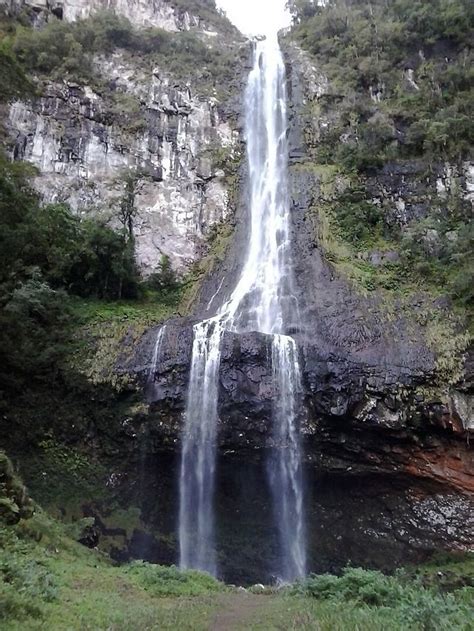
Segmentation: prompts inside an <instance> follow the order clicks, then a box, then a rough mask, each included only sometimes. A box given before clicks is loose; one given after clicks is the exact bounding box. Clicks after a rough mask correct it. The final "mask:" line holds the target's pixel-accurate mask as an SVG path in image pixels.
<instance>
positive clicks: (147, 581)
mask: <svg viewBox="0 0 474 631" xmlns="http://www.w3.org/2000/svg"><path fill="white" fill-rule="evenodd" d="M0 544H1V546H2V548H3V554H2V560H1V562H0V628H8V629H9V630H10V629H11V630H20V629H21V630H22V631H23V630H27V629H45V628H48V629H52V630H56V629H57V630H62V631H63V630H66V629H94V631H95V630H97V631H98V630H101V629H104V630H105V629H114V630H115V629H117V630H118V629H123V630H125V629H130V630H131V629H157V628H159V629H176V628H179V629H206V628H208V626H209V620H210V616H211V614H212V613H213V611H214V608H215V599H213V597H212V594H214V593H216V592H219V591H224V590H225V586H224V585H222V584H221V583H219V582H218V581H216V580H215V579H212V578H211V577H209V576H207V575H202V574H200V573H198V572H184V573H183V572H179V571H178V570H177V569H176V568H160V567H158V566H150V565H148V564H145V563H136V564H133V565H131V566H129V567H127V568H120V567H115V566H113V565H112V564H111V563H110V561H109V560H108V558H107V557H106V556H105V555H103V554H101V553H99V552H97V551H91V550H87V549H86V548H83V547H82V546H80V545H79V544H76V543H75V542H74V541H72V540H71V539H70V538H69V537H68V536H67V535H66V533H65V530H64V527H63V526H62V525H61V524H60V523H59V522H56V521H54V520H53V519H51V518H50V517H48V516H47V515H46V514H45V513H43V512H41V511H39V512H38V513H37V514H36V515H35V517H34V518H32V519H31V520H28V521H24V522H21V523H20V524H19V525H18V526H16V527H9V528H0ZM171 595H172V596H174V598H170V597H169V596H171ZM196 596H199V598H196ZM177 597H179V599H178V598H177Z"/></svg>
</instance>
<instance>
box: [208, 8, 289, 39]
mask: <svg viewBox="0 0 474 631" xmlns="http://www.w3.org/2000/svg"><path fill="white" fill-rule="evenodd" d="M216 4H217V6H218V7H219V8H221V9H224V11H225V12H226V13H227V17H228V18H229V20H231V22H233V23H234V24H235V25H236V26H237V28H238V29H240V30H241V31H242V32H243V33H245V34H246V35H261V34H264V33H268V32H269V31H271V30H278V29H280V28H284V27H285V26H288V25H289V23H290V17H289V15H288V13H287V12H286V11H285V4H286V0H216Z"/></svg>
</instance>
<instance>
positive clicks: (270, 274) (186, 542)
mask: <svg viewBox="0 0 474 631" xmlns="http://www.w3.org/2000/svg"><path fill="white" fill-rule="evenodd" d="M286 107H287V99H286V76H285V67H284V62H283V57H282V53H281V50H280V48H279V44H278V38H277V35H276V34H274V35H272V36H270V37H268V38H267V39H265V40H263V41H260V42H258V43H256V46H255V52H254V64H253V69H252V71H251V73H250V75H249V79H248V85H247V90H246V102H245V108H246V121H245V130H246V143H247V160H248V168H249V187H250V234H249V243H248V249H247V255H246V259H245V261H244V264H243V268H242V272H241V275H240V278H239V279H238V281H237V285H236V287H235V289H234V290H233V292H232V294H231V296H230V298H229V300H228V301H227V302H226V303H225V304H224V305H223V306H222V307H221V308H220V310H219V311H218V313H217V314H216V315H215V316H214V317H211V318H209V319H208V320H205V321H203V322H200V323H199V324H197V325H196V326H195V327H194V342H193V349H192V361H191V376H190V385H189V392H188V402H187V409H186V421H185V427H184V431H183V445H182V458H181V471H180V513H179V540H180V565H181V567H183V568H195V569H200V570H203V571H207V572H210V573H211V574H216V573H217V565H216V550H215V536H214V515H213V495H214V478H215V468H216V428H217V418H218V384H219V366H220V356H221V351H220V348H221V342H222V337H223V335H224V333H225V331H232V332H235V333H244V332H250V331H256V332H260V333H264V334H268V335H271V336H272V366H273V380H274V388H275V399H274V410H273V419H272V421H273V432H272V445H273V449H272V455H271V458H270V460H269V463H268V470H269V479H270V488H271V490H272V494H273V505H274V514H275V523H276V525H277V527H278V530H279V539H280V553H279V558H281V561H280V562H279V567H278V568H277V570H276V571H277V573H278V576H279V578H280V579H281V580H283V581H291V580H294V579H296V578H299V577H302V576H304V574H305V570H306V554H305V532H304V531H305V528H304V512H303V490H302V486H303V485H302V472H301V450H300V440H299V430H298V416H299V407H300V406H299V402H300V396H301V391H302V387H301V373H300V367H299V361H298V349H297V346H296V343H295V340H294V339H293V338H292V337H289V336H287V335H285V330H292V328H293V327H295V326H296V325H297V323H298V306H297V301H296V298H295V292H294V289H293V274H292V264H291V243H290V226H289V196H288V172H287V170H288V144H287V112H286Z"/></svg>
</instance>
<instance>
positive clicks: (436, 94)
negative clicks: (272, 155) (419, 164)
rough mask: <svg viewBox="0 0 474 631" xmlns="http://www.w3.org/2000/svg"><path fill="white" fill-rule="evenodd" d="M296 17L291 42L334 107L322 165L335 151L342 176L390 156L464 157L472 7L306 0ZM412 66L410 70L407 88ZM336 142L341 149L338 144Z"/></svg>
mask: <svg viewBox="0 0 474 631" xmlns="http://www.w3.org/2000/svg"><path fill="white" fill-rule="evenodd" d="M293 13H294V17H295V21H296V26H295V27H294V31H293V36H294V37H296V38H297V40H298V41H299V42H300V43H301V45H302V46H303V47H304V48H305V49H307V50H308V51H309V52H310V53H311V54H312V55H313V56H314V58H315V60H316V62H317V64H318V66H319V67H320V68H321V70H322V71H323V72H324V73H325V74H327V76H328V77H329V79H330V80H331V82H332V85H333V98H335V99H338V100H339V101H340V104H339V107H338V109H339V117H338V122H337V125H336V126H334V125H331V130H330V131H329V135H328V136H327V137H325V138H323V139H322V140H323V142H322V147H321V148H320V151H321V152H322V153H323V154H324V155H325V156H326V157H327V156H328V152H331V153H332V154H334V153H336V154H337V158H338V161H340V162H341V163H342V164H344V165H345V166H347V167H348V168H352V169H357V170H365V169H367V168H370V167H374V166H379V165H380V164H381V163H383V162H385V161H386V160H388V159H393V158H394V157H396V156H402V157H407V156H408V157H411V156H418V155H424V154H425V153H428V154H429V155H430V157H434V156H440V157H442V158H443V159H458V158H462V157H465V156H466V155H467V154H469V152H470V151H471V148H472V144H473V141H474V124H473V122H472V119H471V117H470V116H469V112H470V111H471V110H472V107H473V104H474V97H473V91H472V61H473V57H472V51H471V49H470V44H471V43H472V42H471V34H472V28H473V23H474V9H473V6H472V3H471V2H469V0H449V1H448V2H446V1H444V0H435V1H433V2H430V3H429V4H428V3H426V2H423V1H422V0H416V1H414V2H413V1H411V0H396V1H395V2H387V1H385V0H376V1H375V2H367V1H366V0H356V1H352V2H346V1H345V0H330V1H329V2H325V3H324V6H322V5H320V4H318V3H313V2H311V1H310V0H306V1H305V0H303V1H302V2H301V1H297V2H294V3H293ZM420 47H422V50H421V53H419V52H418V51H419V50H420ZM410 68H411V69H412V70H416V73H415V75H414V76H415V79H412V80H411V81H410V78H409V75H408V74H407V73H408V69H410ZM370 94H372V96H373V99H371V98H370ZM376 94H379V96H378V97H376ZM374 101H375V102H374ZM377 101H379V102H377ZM322 107H323V113H324V107H325V105H324V104H323V105H322ZM326 107H331V101H330V100H329V101H328V103H327V104H326ZM341 135H345V136H346V141H344V142H340V141H339V142H338V139H339V138H340V137H341ZM334 140H336V143H334ZM334 144H336V146H334Z"/></svg>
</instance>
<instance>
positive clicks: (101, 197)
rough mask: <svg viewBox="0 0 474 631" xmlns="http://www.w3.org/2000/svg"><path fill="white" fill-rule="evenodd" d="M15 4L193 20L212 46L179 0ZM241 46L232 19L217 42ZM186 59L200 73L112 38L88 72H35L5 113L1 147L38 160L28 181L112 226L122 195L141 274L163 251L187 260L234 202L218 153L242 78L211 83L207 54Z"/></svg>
mask: <svg viewBox="0 0 474 631" xmlns="http://www.w3.org/2000/svg"><path fill="white" fill-rule="evenodd" d="M18 4H19V3H13V4H12V5H11V7H12V8H11V10H12V11H13V8H15V7H16V8H17V9H18V6H17V5H18ZM105 5H107V6H105ZM25 6H28V7H33V9H34V10H35V11H37V12H40V13H41V14H42V12H46V13H45V14H47V15H51V12H53V13H54V15H51V19H52V20H57V17H55V16H56V15H58V13H57V9H58V7H59V6H61V7H62V13H61V15H60V17H61V18H62V19H64V20H76V19H79V18H81V19H83V18H87V17H89V16H92V17H91V19H93V16H94V15H95V11H96V10H97V9H101V8H102V9H103V8H107V9H109V10H110V9H113V10H114V11H116V12H117V13H118V14H120V15H121V16H125V17H126V18H128V19H129V20H130V22H131V23H132V24H135V25H137V26H138V27H144V26H153V27H159V28H161V29H167V30H170V31H176V30H183V29H186V28H188V27H189V25H190V24H191V23H193V24H194V23H195V25H196V28H197V27H198V26H199V25H201V26H200V27H199V28H200V31H199V33H200V34H201V36H202V37H203V38H204V40H202V41H203V44H201V46H205V47H209V48H210V49H213V50H215V49H216V48H217V49H219V48H220V46H221V44H219V43H216V41H217V40H216V37H217V33H216V32H209V31H204V32H203V28H204V24H201V22H200V20H199V19H198V18H196V19H194V20H192V19H191V18H190V17H189V14H188V13H187V12H184V11H183V10H182V9H180V8H179V3H178V4H173V3H168V2H161V1H160V2H153V3H148V2H142V3H140V2H138V3H135V2H133V3H129V2H117V3H114V4H113V6H112V5H111V4H110V3H103V2H97V3H94V2H65V3H46V2H45V3H33V2H32V3H29V2H27V3H25ZM48 12H49V13H48ZM183 16H184V17H183ZM186 16H187V17H186ZM185 18H186V19H185ZM225 26H226V27H227V23H225ZM196 37H198V36H196ZM219 37H220V36H219ZM184 45H185V44H184ZM239 46H241V42H240V39H239V36H238V34H236V33H234V32H233V31H232V29H230V36H229V33H227V35H226V41H225V44H222V47H223V49H225V54H227V55H228V57H229V63H231V60H232V59H236V58H239V57H240V56H242V55H243V57H242V58H243V59H245V56H246V54H248V53H247V52H246V49H245V47H244V49H242V50H239ZM174 55H176V53H175V54H174ZM193 62H194V63H196V64H198V65H197V70H196V75H199V74H200V73H201V74H202V72H203V71H204V73H207V75H206V76H207V81H206V79H203V80H202V81H199V79H197V81H196V83H193V82H192V81H190V79H189V78H188V77H189V76H190V75H192V73H193V70H192V68H188V73H187V74H186V71H184V72H182V73H181V75H180V76H178V77H177V76H176V74H173V72H171V73H170V71H169V68H168V63H167V58H166V56H165V59H163V58H161V59H160V60H159V64H160V65H156V64H155V63H154V58H153V55H152V54H151V55H148V56H139V55H136V54H131V53H130V52H128V51H126V50H123V49H120V48H118V49H116V50H115V52H112V53H111V54H110V53H109V54H98V55H95V56H94V59H93V62H92V66H93V67H92V72H91V78H90V80H89V83H88V82H87V81H84V80H81V81H80V82H76V81H75V80H73V79H72V78H70V77H69V78H68V77H65V78H62V79H61V80H51V78H49V77H47V76H46V77H45V76H42V77H40V78H39V79H38V81H39V84H38V92H39V95H38V97H36V98H33V99H31V100H29V101H17V102H14V103H12V104H11V107H10V111H9V113H8V119H7V125H6V126H7V131H8V134H9V137H10V147H11V154H12V156H13V157H14V158H15V159H17V160H26V161H28V162H30V163H32V164H33V165H34V166H35V167H37V169H38V175H37V177H36V178H35V182H34V183H35V187H36V188H37V190H38V191H39V193H40V194H41V195H42V197H43V200H44V202H45V203H51V202H53V203H61V202H65V203H68V204H69V205H70V206H71V208H72V209H73V210H74V211H76V212H77V213H81V214H84V213H93V214H94V215H99V216H103V217H105V218H106V219H108V220H109V221H110V223H111V225H113V226H117V225H119V222H118V214H119V212H118V209H119V208H120V206H121V204H123V203H124V200H127V197H128V200H127V201H126V203H130V205H131V206H132V208H133V233H134V237H135V241H136V255H137V261H138V263H139V266H140V267H141V269H142V270H143V272H144V274H149V273H151V272H154V271H156V270H157V268H158V266H159V263H160V260H161V257H162V256H163V255H165V256H167V257H169V258H170V260H171V262H172V265H173V267H174V268H175V269H176V270H177V271H179V272H181V273H183V272H185V271H187V270H188V269H189V267H190V266H191V264H192V263H193V262H194V261H196V260H197V259H199V258H200V257H201V256H202V253H203V251H205V244H206V238H207V237H208V235H209V233H210V230H211V228H212V227H213V226H215V225H216V224H219V223H220V222H223V221H224V220H225V219H227V218H228V217H229V215H231V214H232V205H233V199H231V198H232V195H233V191H232V190H230V189H231V186H230V185H229V181H228V177H227V176H228V175H229V173H228V172H227V173H226V172H225V171H224V170H223V169H222V163H223V162H224V163H225V161H226V160H227V161H229V162H232V161H234V162H238V159H239V155H240V146H239V145H240V140H239V132H238V130H237V129H236V127H235V122H234V123H233V122H232V120H234V121H235V111H234V110H235V106H234V104H233V100H232V99H233V97H235V94H236V92H237V93H239V92H240V89H241V78H240V77H239V76H238V75H235V76H234V79H233V85H232V84H228V85H226V86H223V87H222V89H220V90H219V93H218V90H216V88H215V87H213V86H215V84H216V83H218V79H217V78H215V77H214V76H213V72H214V71H213V68H212V65H211V67H209V68H208V69H206V61H202V62H201V63H202V66H201V67H199V63H200V62H199V60H198V59H195V60H193ZM178 63H179V60H178ZM182 63H186V61H185V60H184V61H183V62H182Z"/></svg>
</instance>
